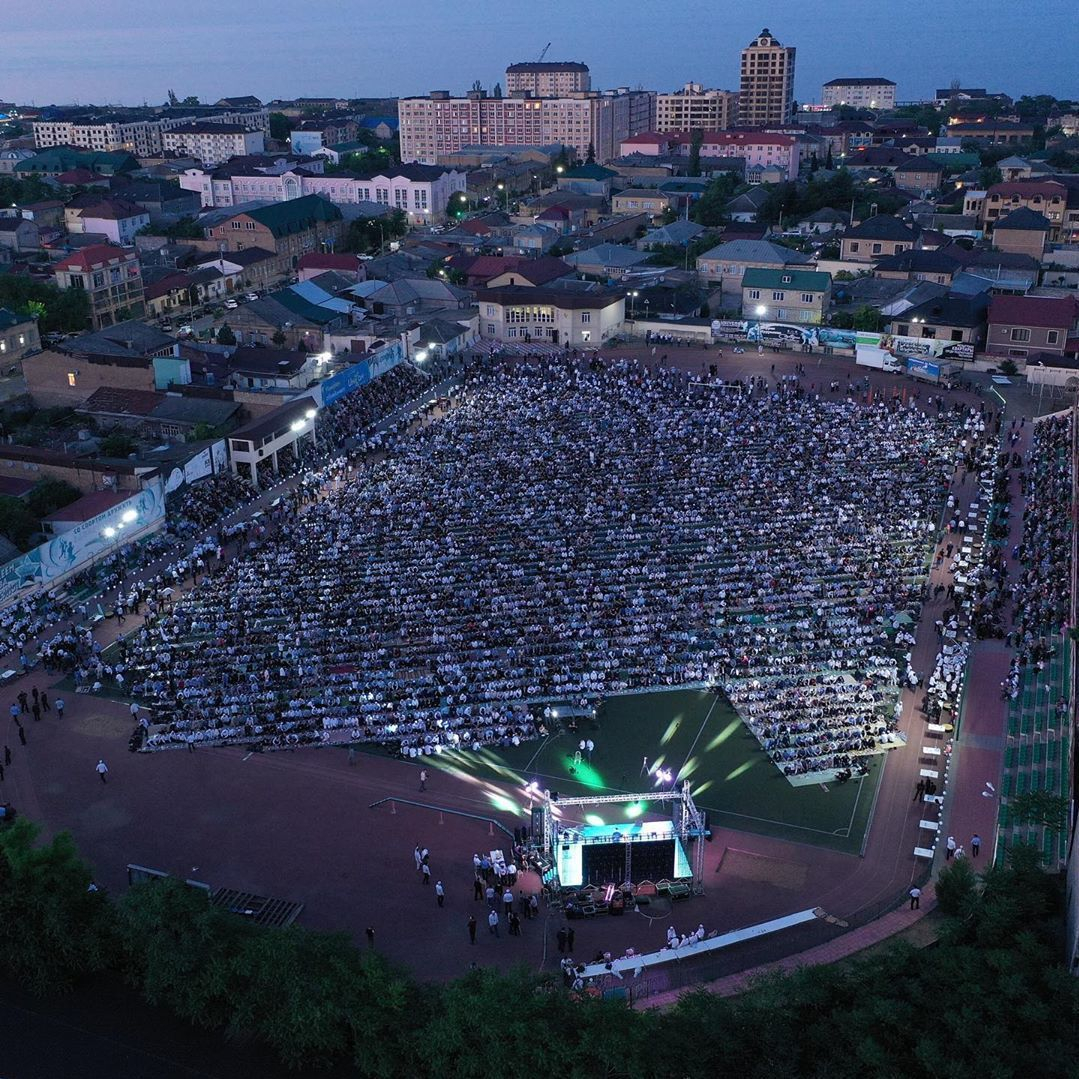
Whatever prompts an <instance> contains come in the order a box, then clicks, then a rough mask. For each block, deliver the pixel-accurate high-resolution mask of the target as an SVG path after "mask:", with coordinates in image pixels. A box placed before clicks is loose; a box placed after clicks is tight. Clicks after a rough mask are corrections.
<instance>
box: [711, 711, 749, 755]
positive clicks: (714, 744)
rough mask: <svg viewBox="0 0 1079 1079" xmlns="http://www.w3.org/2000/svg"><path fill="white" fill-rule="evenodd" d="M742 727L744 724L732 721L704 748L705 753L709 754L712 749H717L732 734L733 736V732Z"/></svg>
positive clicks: (739, 721)
mask: <svg viewBox="0 0 1079 1079" xmlns="http://www.w3.org/2000/svg"><path fill="white" fill-rule="evenodd" d="M743 726H744V724H743V723H742V721H741V720H740V719H735V720H732V721H731V722H730V723H728V724H727V726H726V727H724V728H723V730H721V731H720V732H719V734H717V735H716V736H715V738H713V739H712V741H711V742H709V743H708V745H706V746H705V747H704V751H705V753H710V752H711V751H712V750H713V749H718V748H719V747H720V746H721V745H723V743H724V742H726V741H727V739H728V738H730V736H731V735H732V734H734V732H735V731H737V730H739V729H740V728H741V727H743Z"/></svg>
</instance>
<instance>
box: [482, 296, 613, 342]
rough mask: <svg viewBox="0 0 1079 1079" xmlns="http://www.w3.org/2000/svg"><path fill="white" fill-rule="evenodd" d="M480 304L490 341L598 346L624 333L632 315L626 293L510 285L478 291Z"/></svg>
mask: <svg viewBox="0 0 1079 1079" xmlns="http://www.w3.org/2000/svg"><path fill="white" fill-rule="evenodd" d="M476 304H477V306H478V307H479V312H480V336H481V337H482V338H484V339H485V340H488V341H519V342H531V341H543V342H546V343H550V344H554V345H570V346H572V345H577V346H580V345H591V346H593V347H595V346H597V345H599V344H601V343H602V342H604V341H606V340H607V339H608V338H609V337H611V336H612V335H614V334H616V333H618V332H619V330H621V328H622V323H623V321H624V320H625V317H626V297H625V292H624V291H616V292H612V291H609V290H603V291H600V292H571V291H570V290H568V289H557V288H543V287H537V288H528V287H525V286H521V285H507V286H505V287H502V288H492V289H480V290H478V291H477V293H476Z"/></svg>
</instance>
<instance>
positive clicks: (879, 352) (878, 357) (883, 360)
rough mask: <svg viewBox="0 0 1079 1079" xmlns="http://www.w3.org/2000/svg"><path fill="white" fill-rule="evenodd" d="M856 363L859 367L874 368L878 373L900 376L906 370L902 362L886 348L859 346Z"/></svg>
mask: <svg viewBox="0 0 1079 1079" xmlns="http://www.w3.org/2000/svg"><path fill="white" fill-rule="evenodd" d="M854 362H855V363H856V364H858V366H859V367H872V368H874V369H876V370H877V371H893V372H895V373H896V374H899V373H900V372H902V371H905V370H906V366H905V365H904V363H903V361H902V360H897V359H896V358H895V357H894V356H893V355H892V354H891V353H890V352H889V351H888V350H887V349H886V348H875V347H874V346H873V345H858V346H857V352H856V354H855V359H854Z"/></svg>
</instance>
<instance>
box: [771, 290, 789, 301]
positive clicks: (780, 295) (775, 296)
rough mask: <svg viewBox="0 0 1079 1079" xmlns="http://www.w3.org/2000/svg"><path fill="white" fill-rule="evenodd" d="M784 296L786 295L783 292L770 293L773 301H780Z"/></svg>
mask: <svg viewBox="0 0 1079 1079" xmlns="http://www.w3.org/2000/svg"><path fill="white" fill-rule="evenodd" d="M785 295H786V293H783V292H773V293H772V299H773V300H782V299H783V298H784V296H785Z"/></svg>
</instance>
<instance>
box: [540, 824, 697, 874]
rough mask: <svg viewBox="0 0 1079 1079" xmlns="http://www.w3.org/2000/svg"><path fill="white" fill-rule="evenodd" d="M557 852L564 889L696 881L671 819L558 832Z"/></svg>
mask: <svg viewBox="0 0 1079 1079" xmlns="http://www.w3.org/2000/svg"><path fill="white" fill-rule="evenodd" d="M696 842H698V843H699V842H701V839H700V838H699V837H698V838H697V839H696ZM556 848H557V849H556V860H555V864H556V866H557V869H558V878H559V881H560V883H561V885H562V887H563V888H579V887H582V886H584V885H586V884H621V883H623V882H624V881H632V882H633V883H639V882H640V881H642V880H651V881H653V882H655V881H657V880H679V879H683V880H684V879H686V878H690V877H692V876H693V868H692V866H691V864H690V861H689V858H688V857H687V855H686V850H685V847H684V846H683V844H682V839H681V838H680V837H679V835H678V830H677V829H676V828H675V826H674V824H673V823H672V822H671V821H670V820H656V821H632V822H627V823H625V824H603V825H584V826H582V827H580V828H567V829H559V831H558V833H557V840H556Z"/></svg>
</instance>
